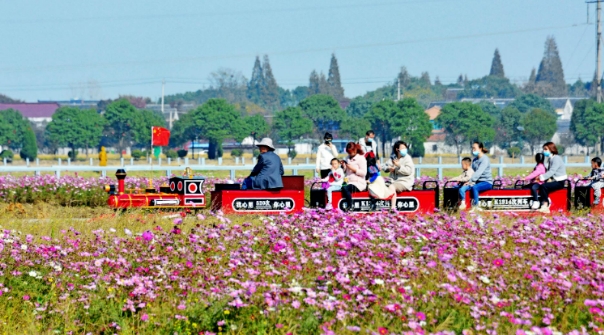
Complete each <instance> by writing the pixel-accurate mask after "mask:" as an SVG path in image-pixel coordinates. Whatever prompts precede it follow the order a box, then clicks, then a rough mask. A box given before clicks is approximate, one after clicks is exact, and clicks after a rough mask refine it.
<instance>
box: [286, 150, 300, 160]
mask: <svg viewBox="0 0 604 335" xmlns="http://www.w3.org/2000/svg"><path fill="white" fill-rule="evenodd" d="M296 156H298V152H296V150H295V149H292V150H290V151H289V152H288V153H287V157H289V158H291V159H294V158H296Z"/></svg>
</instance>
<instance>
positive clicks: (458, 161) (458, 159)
mask: <svg viewBox="0 0 604 335" xmlns="http://www.w3.org/2000/svg"><path fill="white" fill-rule="evenodd" d="M457 163H459V164H461V156H459V157H457Z"/></svg>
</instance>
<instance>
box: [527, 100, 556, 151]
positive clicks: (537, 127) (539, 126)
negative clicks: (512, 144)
mask: <svg viewBox="0 0 604 335" xmlns="http://www.w3.org/2000/svg"><path fill="white" fill-rule="evenodd" d="M556 119H557V118H556V115H555V114H552V113H550V112H548V111H545V110H543V109H539V108H535V109H533V110H531V111H530V112H528V113H526V114H525V115H524V116H523V117H522V119H521V120H520V124H521V125H522V127H524V130H523V131H522V138H523V139H524V140H526V141H527V142H528V143H529V144H530V145H531V150H532V153H533V154H535V147H538V146H540V145H542V144H543V143H545V142H547V141H549V140H551V138H552V136H554V134H555V133H556V130H557V129H558V126H557V125H556Z"/></svg>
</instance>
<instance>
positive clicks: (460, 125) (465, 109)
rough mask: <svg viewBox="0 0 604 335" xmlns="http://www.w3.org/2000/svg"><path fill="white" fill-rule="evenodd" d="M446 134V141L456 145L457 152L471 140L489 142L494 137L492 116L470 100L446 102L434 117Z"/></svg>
mask: <svg viewBox="0 0 604 335" xmlns="http://www.w3.org/2000/svg"><path fill="white" fill-rule="evenodd" d="M436 122H437V123H438V124H440V125H441V126H442V127H443V128H444V130H445V133H446V134H447V141H448V142H449V143H453V144H454V145H455V146H456V147H457V152H458V154H461V148H462V146H464V145H467V146H469V145H470V142H472V141H480V142H487V143H488V142H490V141H492V140H493V138H494V137H495V131H494V130H493V123H494V120H493V117H492V116H490V115H489V114H487V113H485V112H483V111H482V109H481V108H480V106H478V105H475V104H473V103H471V102H453V103H450V104H446V105H445V106H444V107H443V109H442V110H441V113H440V115H439V116H438V117H437V118H436Z"/></svg>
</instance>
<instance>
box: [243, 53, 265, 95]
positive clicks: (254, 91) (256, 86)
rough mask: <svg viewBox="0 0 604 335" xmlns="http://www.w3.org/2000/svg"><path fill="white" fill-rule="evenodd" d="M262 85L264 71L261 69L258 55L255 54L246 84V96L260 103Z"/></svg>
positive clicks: (263, 84)
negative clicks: (250, 76)
mask: <svg viewBox="0 0 604 335" xmlns="http://www.w3.org/2000/svg"><path fill="white" fill-rule="evenodd" d="M264 86H265V79H264V71H263V70H262V65H261V64H260V57H258V56H256V61H255V62H254V69H253V70H252V78H251V79H250V82H249V84H248V85H247V98H248V99H249V100H250V101H251V102H253V103H255V104H261V102H262V94H263V90H264Z"/></svg>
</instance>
